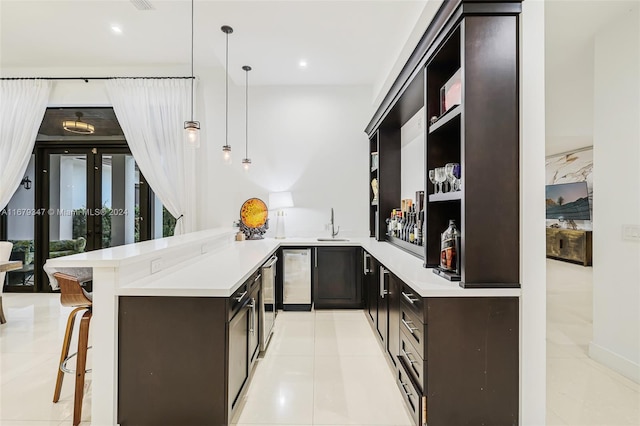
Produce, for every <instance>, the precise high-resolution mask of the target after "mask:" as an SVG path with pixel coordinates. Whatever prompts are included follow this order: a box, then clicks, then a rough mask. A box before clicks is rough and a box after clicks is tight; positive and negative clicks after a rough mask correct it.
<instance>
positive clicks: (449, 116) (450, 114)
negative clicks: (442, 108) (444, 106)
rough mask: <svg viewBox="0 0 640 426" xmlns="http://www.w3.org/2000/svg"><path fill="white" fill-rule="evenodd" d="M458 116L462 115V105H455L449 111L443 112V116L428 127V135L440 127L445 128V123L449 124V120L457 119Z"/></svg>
mask: <svg viewBox="0 0 640 426" xmlns="http://www.w3.org/2000/svg"><path fill="white" fill-rule="evenodd" d="M460 114H462V105H456V106H454V107H453V108H451V109H449V111H447V112H445V113H444V115H443V116H442V117H440V118H439V119H438V121H436V122H435V123H433V124H432V125H431V126H429V133H433V132H435V131H436V130H438V129H440V128H441V127H443V126H445V125H446V124H447V123H449V122H451V120H453V119H455V118H459V117H460Z"/></svg>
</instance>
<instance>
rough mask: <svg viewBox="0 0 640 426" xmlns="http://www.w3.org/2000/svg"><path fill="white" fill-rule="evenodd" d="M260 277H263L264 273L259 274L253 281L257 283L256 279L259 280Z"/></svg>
mask: <svg viewBox="0 0 640 426" xmlns="http://www.w3.org/2000/svg"><path fill="white" fill-rule="evenodd" d="M260 277H262V274H258V276H257V277H255V278H254V279H253V282H254V283H255V282H256V281H258V280H259V279H260Z"/></svg>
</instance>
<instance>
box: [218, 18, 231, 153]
mask: <svg viewBox="0 0 640 426" xmlns="http://www.w3.org/2000/svg"><path fill="white" fill-rule="evenodd" d="M220 29H221V30H222V32H223V33H225V34H226V35H227V49H226V53H225V66H224V69H225V74H226V80H225V92H224V93H225V112H224V117H225V125H224V146H223V147H222V156H223V158H224V161H225V163H228V164H230V163H231V145H229V34H231V33H232V32H233V28H231V27H230V26H228V25H223V26H222V28H220Z"/></svg>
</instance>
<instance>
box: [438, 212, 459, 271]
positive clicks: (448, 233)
mask: <svg viewBox="0 0 640 426" xmlns="http://www.w3.org/2000/svg"><path fill="white" fill-rule="evenodd" d="M440 269H443V270H445V271H450V272H453V273H456V274H459V273H460V231H458V228H456V223H455V221H454V220H449V227H448V228H447V229H446V230H445V231H444V232H443V233H442V238H441V244H440Z"/></svg>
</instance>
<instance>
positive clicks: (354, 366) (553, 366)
mask: <svg viewBox="0 0 640 426" xmlns="http://www.w3.org/2000/svg"><path fill="white" fill-rule="evenodd" d="M58 298H59V296H58V295H51V294H16V293H10V294H4V296H3V300H4V306H5V314H6V316H7V318H8V320H9V323H8V324H5V325H2V326H0V425H1V426H61V425H70V424H71V415H72V409H73V400H72V399H73V380H72V377H70V376H68V375H67V377H66V379H65V384H64V386H63V389H62V397H61V399H60V402H58V403H57V404H53V403H52V402H51V398H52V395H53V387H54V383H55V371H56V364H57V360H58V357H59V350H60V344H61V342H62V338H63V335H64V326H65V322H66V318H67V315H68V313H69V309H67V308H63V307H61V306H60V303H59V301H58ZM591 312H592V277H591V268H585V267H582V266H579V265H572V264H569V263H565V262H559V261H554V260H548V261H547V425H549V426H561V425H562V426H565V425H566V426H623V425H635V426H637V425H640V385H638V384H637V383H635V382H632V381H630V380H628V379H626V378H625V377H623V376H621V375H619V374H618V373H615V372H613V371H611V370H610V369H608V368H606V367H604V366H603V365H601V364H599V363H597V362H595V361H593V360H591V359H590V358H589V357H588V344H589V341H590V340H591V333H592V314H591ZM74 346H75V342H74V343H72V347H74ZM90 363H91V351H89V364H90ZM87 378H88V380H87V385H86V388H87V393H86V395H85V399H84V404H83V406H84V407H83V420H84V421H83V423H82V424H83V425H88V424H89V419H90V415H91V412H90V411H91V410H90V406H91V386H90V383H91V375H88V376H87ZM243 404H244V407H243V410H241V412H240V413H239V414H238V416H237V417H238V418H237V419H236V420H237V422H238V423H237V425H238V426H245V425H252V426H256V425H258V424H270V425H276V424H281V425H285V424H287V425H309V424H315V425H319V424H326V425H329V424H331V425H338V424H343V425H346V424H351V425H354V424H356V425H367V424H372V425H373V424H376V425H408V424H410V419H409V417H408V415H407V413H406V411H405V410H404V407H403V405H402V400H401V397H400V394H399V392H398V391H397V387H396V385H395V382H394V380H393V376H392V374H391V372H390V369H389V368H388V365H387V363H386V361H385V360H384V357H383V355H382V351H381V349H380V347H379V346H378V344H377V342H376V341H375V336H374V334H373V332H372V330H371V328H370V327H369V325H368V324H367V320H366V318H365V316H364V313H363V312H361V311H317V312H311V313H295V312H284V313H281V315H279V316H278V320H277V333H276V334H275V336H274V338H273V341H272V342H271V344H270V346H269V350H268V352H267V355H266V356H265V357H264V358H263V359H260V360H259V363H258V365H257V368H256V371H255V374H254V377H253V382H252V384H251V387H250V388H249V392H248V393H247V395H246V396H245V399H244V401H243ZM536 426H537V425H536Z"/></svg>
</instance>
